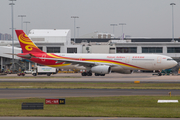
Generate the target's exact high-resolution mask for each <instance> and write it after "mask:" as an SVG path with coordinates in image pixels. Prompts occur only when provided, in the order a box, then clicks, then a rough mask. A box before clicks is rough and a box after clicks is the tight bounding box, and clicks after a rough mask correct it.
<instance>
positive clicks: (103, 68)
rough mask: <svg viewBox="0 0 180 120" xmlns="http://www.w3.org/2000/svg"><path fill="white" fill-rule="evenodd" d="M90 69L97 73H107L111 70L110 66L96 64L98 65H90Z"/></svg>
mask: <svg viewBox="0 0 180 120" xmlns="http://www.w3.org/2000/svg"><path fill="white" fill-rule="evenodd" d="M91 71H92V72H93V73H98V74H109V73H110V72H111V67H109V66H106V65H98V66H94V67H92V68H91Z"/></svg>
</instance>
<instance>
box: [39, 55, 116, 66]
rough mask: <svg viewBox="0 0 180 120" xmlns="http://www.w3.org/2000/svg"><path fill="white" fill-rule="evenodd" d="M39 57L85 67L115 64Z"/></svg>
mask: <svg viewBox="0 0 180 120" xmlns="http://www.w3.org/2000/svg"><path fill="white" fill-rule="evenodd" d="M38 58H39V59H46V60H55V61H57V63H61V62H65V63H64V64H68V63H71V64H72V65H77V64H78V65H79V66H85V67H93V66H97V65H108V66H111V67H114V66H117V65H115V64H111V63H102V62H91V61H82V60H71V59H63V58H41V57H38Z"/></svg>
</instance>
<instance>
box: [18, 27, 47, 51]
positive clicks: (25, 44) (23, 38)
mask: <svg viewBox="0 0 180 120" xmlns="http://www.w3.org/2000/svg"><path fill="white" fill-rule="evenodd" d="M16 34H17V37H18V39H19V42H20V44H21V47H22V51H23V53H28V52H41V53H42V52H43V51H41V50H40V49H39V48H38V47H37V46H36V45H35V44H34V43H33V42H32V41H31V40H30V39H29V37H28V36H27V35H26V34H25V33H24V32H23V31H22V30H16Z"/></svg>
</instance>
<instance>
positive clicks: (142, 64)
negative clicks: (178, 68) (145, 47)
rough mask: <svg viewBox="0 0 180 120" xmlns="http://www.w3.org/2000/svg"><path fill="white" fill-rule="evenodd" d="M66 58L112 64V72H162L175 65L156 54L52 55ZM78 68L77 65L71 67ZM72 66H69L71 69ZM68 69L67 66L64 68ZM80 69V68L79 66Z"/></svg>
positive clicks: (172, 61)
mask: <svg viewBox="0 0 180 120" xmlns="http://www.w3.org/2000/svg"><path fill="white" fill-rule="evenodd" d="M54 54H56V55H58V56H63V57H67V58H76V59H78V60H79V61H81V60H82V59H85V60H89V61H91V62H94V63H97V64H101V63H108V64H113V65H114V66H113V67H111V68H112V71H118V70H139V69H142V70H162V69H168V68H172V67H174V66H175V65H177V62H176V61H174V60H173V59H172V58H171V57H168V56H165V55H158V54H67V53H66V54H65V53H54ZM73 66H74V67H76V68H77V67H78V66H77V65H73ZM73 66H69V67H70V68H72V67H73ZM65 67H68V66H65ZM79 67H81V66H79Z"/></svg>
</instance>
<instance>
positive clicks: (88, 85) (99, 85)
mask: <svg viewBox="0 0 180 120" xmlns="http://www.w3.org/2000/svg"><path fill="white" fill-rule="evenodd" d="M0 88H46V89H51V88H57V89H63V88H71V89H180V83H140V84H134V83H110V82H0Z"/></svg>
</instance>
